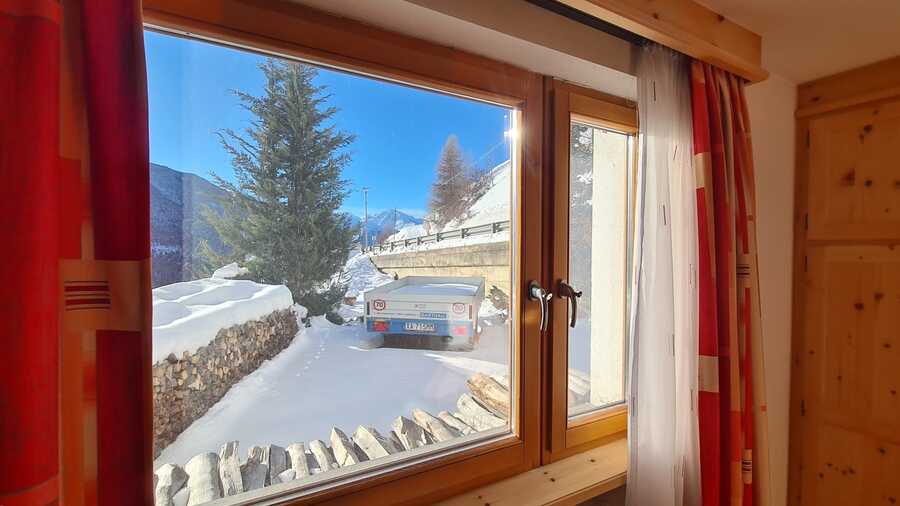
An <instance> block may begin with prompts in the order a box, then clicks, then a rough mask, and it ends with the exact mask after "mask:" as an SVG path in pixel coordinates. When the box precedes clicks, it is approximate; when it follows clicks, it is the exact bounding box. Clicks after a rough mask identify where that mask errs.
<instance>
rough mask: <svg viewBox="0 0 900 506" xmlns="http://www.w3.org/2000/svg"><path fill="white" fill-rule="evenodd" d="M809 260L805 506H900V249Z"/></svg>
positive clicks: (850, 251)
mask: <svg viewBox="0 0 900 506" xmlns="http://www.w3.org/2000/svg"><path fill="white" fill-rule="evenodd" d="M807 255H808V262H809V264H808V272H807V274H806V287H807V288H806V293H807V299H806V311H805V313H806V314H805V320H806V340H805V341H806V342H805V344H806V357H805V368H804V380H805V381H804V389H803V397H802V400H801V402H802V410H803V412H804V413H803V418H804V421H805V423H804V426H805V429H804V430H803V436H802V437H803V438H804V441H803V455H802V458H803V471H802V498H803V501H802V504H810V505H818V506H827V505H831V504H834V505H850V504H865V505H876V504H885V505H889V504H898V501H900V334H898V333H900V248H898V247H890V246H825V247H818V246H817V247H813V248H810V249H809V251H808V252H807Z"/></svg>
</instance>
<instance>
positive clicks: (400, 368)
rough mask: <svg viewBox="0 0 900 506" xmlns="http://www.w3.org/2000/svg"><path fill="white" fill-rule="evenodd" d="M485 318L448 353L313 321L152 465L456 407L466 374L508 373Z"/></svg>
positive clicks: (500, 326)
mask: <svg viewBox="0 0 900 506" xmlns="http://www.w3.org/2000/svg"><path fill="white" fill-rule="evenodd" d="M485 305H489V304H488V303H487V302H486V304H485ZM488 312H490V310H489V309H488ZM482 324H483V327H484V331H483V333H482V335H481V339H480V342H479V344H478V346H477V347H476V348H475V350H474V351H471V352H451V351H433V350H412V349H391V348H373V347H374V346H376V345H377V344H378V343H379V342H380V336H379V335H377V334H372V333H369V332H366V330H365V328H364V327H363V326H362V325H361V324H358V323H357V324H351V325H342V326H339V325H334V324H332V323H330V322H328V321H327V320H326V319H325V318H324V317H321V316H317V317H313V318H312V319H311V320H310V325H311V326H310V327H308V328H305V327H302V326H301V330H300V332H298V333H297V336H296V337H295V338H294V340H293V342H292V343H291V344H290V345H289V346H288V347H287V348H286V349H285V350H284V351H282V352H281V353H280V354H278V355H277V356H276V357H274V358H273V359H272V360H269V361H267V362H266V363H264V364H263V365H262V366H261V367H260V368H259V369H257V370H256V371H254V372H253V373H251V374H249V375H248V376H247V377H245V378H244V379H243V380H241V381H240V382H239V383H238V384H236V385H234V386H233V387H232V388H231V389H230V390H229V391H228V393H226V394H225V396H224V397H223V398H222V399H221V400H220V401H219V402H218V403H217V404H215V405H214V406H213V407H212V408H211V409H210V410H209V411H208V412H207V413H206V414H205V415H204V416H203V417H201V418H200V419H198V420H197V421H195V422H194V423H193V424H192V425H191V426H190V427H188V428H187V429H186V430H185V431H184V432H183V433H182V434H181V435H179V437H178V438H177V439H176V440H175V441H174V442H173V443H172V444H171V445H169V446H168V447H167V448H165V449H164V450H163V452H162V453H161V454H160V456H159V458H158V459H157V460H156V462H155V463H154V468H157V467H159V466H161V465H163V464H165V463H177V464H179V465H183V464H184V463H185V462H186V461H187V460H188V459H190V458H191V457H193V456H194V455H196V454H198V453H202V452H208V451H211V452H217V451H218V449H219V446H221V445H222V444H223V443H225V442H227V441H234V440H237V441H240V447H241V448H249V447H250V446H252V445H262V444H277V445H280V446H285V447H286V446H287V445H288V444H290V443H294V442H307V441H310V440H313V439H322V440H325V441H327V440H328V437H329V434H330V432H331V428H332V427H338V428H340V429H342V430H343V431H344V432H347V433H350V432H352V431H354V430H356V427H357V426H359V425H365V426H374V427H375V428H377V429H378V430H379V431H380V432H382V433H388V432H389V430H390V427H391V422H392V421H393V419H394V418H396V417H397V416H399V415H405V416H407V417H409V416H410V413H411V411H412V409H414V408H419V409H424V410H426V411H428V412H430V413H432V414H437V413H438V412H440V411H442V410H449V411H453V410H454V409H455V406H456V401H457V399H458V398H459V396H460V394H462V393H464V392H467V391H468V389H467V387H466V380H467V379H468V378H469V377H470V376H471V375H472V374H474V373H476V372H481V373H484V374H488V375H492V376H504V375H508V374H509V365H508V364H509V353H510V352H509V335H510V333H509V326H508V324H507V323H505V322H503V321H502V319H500V318H499V317H494V316H492V317H487V318H486V319H485V318H482Z"/></svg>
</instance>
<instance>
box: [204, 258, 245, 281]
mask: <svg viewBox="0 0 900 506" xmlns="http://www.w3.org/2000/svg"><path fill="white" fill-rule="evenodd" d="M249 273H250V271H249V270H248V269H247V268H246V267H241V266H239V265H238V264H237V263H236V262H232V263H230V264H228V265H226V266H224V267H219V268H218V269H216V272H213V274H212V277H213V278H215V279H233V278H236V277H238V276H243V275H245V274H249Z"/></svg>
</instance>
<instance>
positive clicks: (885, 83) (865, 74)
mask: <svg viewBox="0 0 900 506" xmlns="http://www.w3.org/2000/svg"><path fill="white" fill-rule="evenodd" d="M898 96H900V56H896V57H894V58H889V59H887V60H882V61H879V62H876V63H872V64H870V65H865V66H863V67H859V68H855V69H851V70H847V71H845V72H841V73H839V74H834V75H831V76H827V77H823V78H821V79H816V80H814V81H809V82H807V83H803V84H801V85H799V86H797V117H798V118H802V117H806V116H814V115H817V114H822V113H826V112H831V111H835V110H838V109H843V108H845V107H852V106H855V105H859V104H864V103H866V102H874V101H877V100H883V99H889V98H893V97H898Z"/></svg>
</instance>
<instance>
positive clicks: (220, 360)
mask: <svg viewBox="0 0 900 506" xmlns="http://www.w3.org/2000/svg"><path fill="white" fill-rule="evenodd" d="M297 330H298V326H297V317H296V316H295V314H294V312H293V310H291V309H283V310H279V311H275V312H272V313H270V314H269V315H267V316H265V317H264V318H262V319H260V320H253V321H249V322H247V323H243V324H241V325H235V326H232V327H229V328H227V329H222V330H220V331H219V333H218V334H216V337H215V339H213V340H212V341H211V342H210V343H209V344H208V345H206V346H203V347H202V348H200V349H198V350H197V351H196V352H195V353H193V354H189V353H188V352H184V354H183V355H182V356H181V357H176V356H175V355H174V354H172V355H169V356H168V357H167V358H166V359H165V360H161V361H159V362H157V363H156V364H154V365H153V456H154V458H155V457H157V456H159V453H160V451H162V449H163V448H165V447H166V446H168V445H169V444H171V443H172V442H173V441H175V438H176V437H178V434H180V433H181V432H182V431H184V430H185V429H186V428H187V427H188V426H189V425H190V424H191V423H193V422H194V420H196V419H198V418H200V417H201V416H203V415H204V413H206V411H207V410H208V409H209V408H211V407H212V406H213V404H215V403H216V402H218V401H219V399H221V398H222V396H224V395H225V392H227V391H228V389H229V388H231V386H232V385H234V384H235V383H237V382H238V381H240V380H241V379H242V378H243V377H244V376H246V375H248V374H250V373H251V372H253V371H255V370H256V369H257V368H258V367H259V366H260V365H262V363H263V362H265V361H266V360H269V359H270V358H272V357H274V356H275V355H277V354H278V353H280V352H281V351H282V350H283V349H285V348H286V347H287V346H288V345H289V344H290V343H291V340H292V339H293V338H294V336H295V335H296V334H297Z"/></svg>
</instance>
